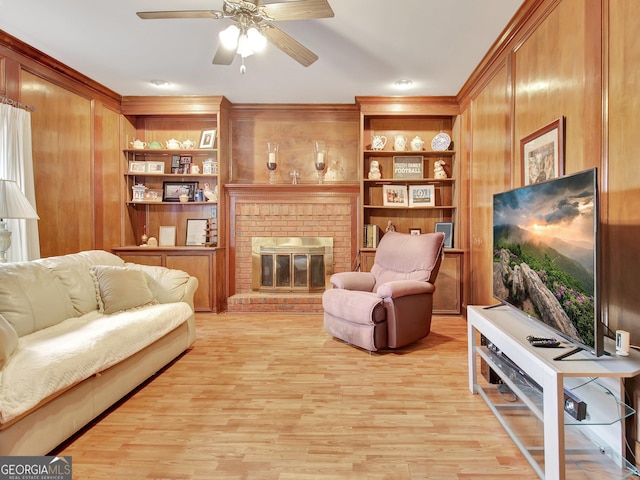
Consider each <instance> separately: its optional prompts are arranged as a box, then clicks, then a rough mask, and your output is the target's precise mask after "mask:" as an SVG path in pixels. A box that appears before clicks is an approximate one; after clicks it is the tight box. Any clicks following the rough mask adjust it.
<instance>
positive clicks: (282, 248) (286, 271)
mask: <svg viewBox="0 0 640 480" xmlns="http://www.w3.org/2000/svg"><path fill="white" fill-rule="evenodd" d="M322 240H325V242H324V243H329V244H330V245H317V244H318V243H323V242H322ZM326 240H327V239H325V238H324V237H322V238H320V242H319V241H318V239H316V238H311V239H306V238H286V239H282V238H267V237H256V238H254V239H252V241H253V258H254V261H253V265H254V267H253V272H252V275H253V278H252V280H253V281H252V285H253V287H254V290H260V291H263V292H318V291H320V292H321V291H324V290H325V285H326V284H327V279H328V277H329V276H330V275H331V273H330V270H331V268H330V266H331V263H332V259H333V247H332V243H333V240H332V239H328V240H329V242H326ZM309 244H311V245H309ZM313 244H315V245H313ZM327 265H328V266H329V267H327Z"/></svg>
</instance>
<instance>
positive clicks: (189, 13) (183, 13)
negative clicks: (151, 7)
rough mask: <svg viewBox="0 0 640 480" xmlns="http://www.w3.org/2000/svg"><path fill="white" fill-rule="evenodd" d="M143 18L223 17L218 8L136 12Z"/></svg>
mask: <svg viewBox="0 0 640 480" xmlns="http://www.w3.org/2000/svg"><path fill="white" fill-rule="evenodd" d="M136 15H138V16H139V17H140V18H142V19H143V20H157V19H163V18H223V17H224V13H222V12H221V11H220V10H177V11H173V12H172V11H164V12H136Z"/></svg>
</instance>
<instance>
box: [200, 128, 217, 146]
mask: <svg viewBox="0 0 640 480" xmlns="http://www.w3.org/2000/svg"><path fill="white" fill-rule="evenodd" d="M215 143H216V129H215V128H214V129H212V130H202V133H201V134H200V145H199V148H213V146H214V145H215Z"/></svg>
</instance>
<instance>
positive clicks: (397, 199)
mask: <svg viewBox="0 0 640 480" xmlns="http://www.w3.org/2000/svg"><path fill="white" fill-rule="evenodd" d="M382 205H384V206H385V207H406V206H407V205H408V201H407V186H406V185H382Z"/></svg>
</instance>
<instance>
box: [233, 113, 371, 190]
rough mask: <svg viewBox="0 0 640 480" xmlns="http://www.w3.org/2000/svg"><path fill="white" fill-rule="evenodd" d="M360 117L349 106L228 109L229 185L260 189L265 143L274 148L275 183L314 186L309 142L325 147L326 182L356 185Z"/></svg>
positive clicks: (265, 173)
mask: <svg viewBox="0 0 640 480" xmlns="http://www.w3.org/2000/svg"><path fill="white" fill-rule="evenodd" d="M359 122H360V116H359V112H358V109H357V107H356V106H355V105H271V106H268V105H237V106H234V107H232V108H231V162H230V163H231V175H230V177H231V183H240V184H242V183H258V184H266V183H268V180H269V171H268V170H267V167H266V163H267V142H277V143H278V144H279V153H278V169H277V170H276V183H279V184H287V183H289V184H290V183H291V177H290V175H289V174H290V172H291V171H292V170H297V171H298V172H299V173H300V177H299V180H298V181H299V183H317V178H318V177H317V172H316V170H315V168H314V166H313V141H314V140H319V141H324V142H326V145H327V148H328V150H327V168H326V169H325V177H326V179H327V181H331V182H340V183H358V181H359V178H360V176H359V164H360V162H359V161H358V141H359V128H360V124H359Z"/></svg>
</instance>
